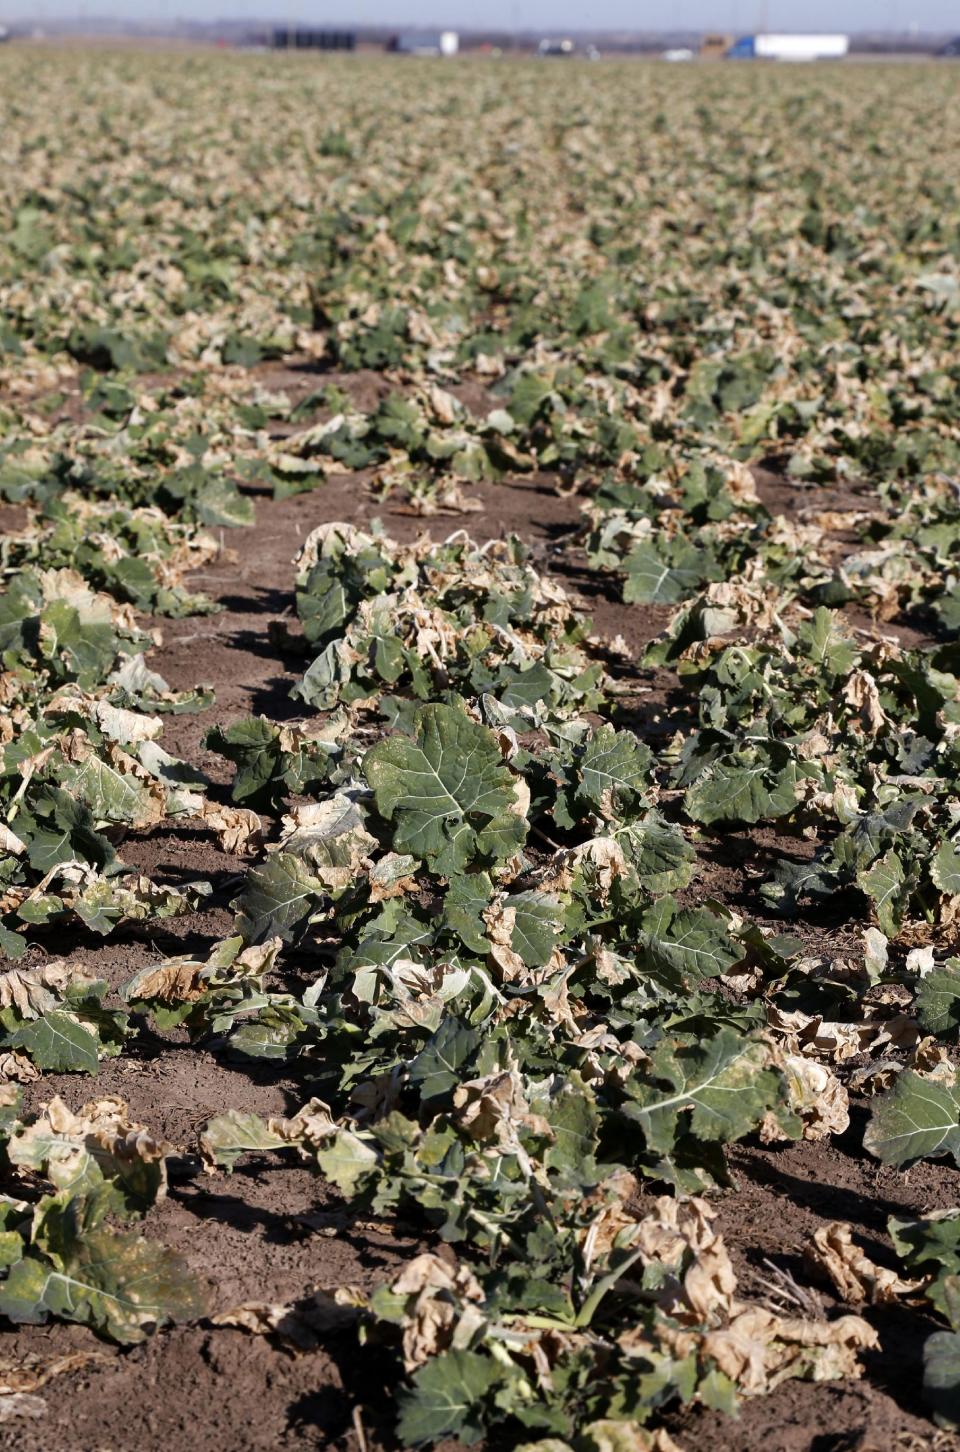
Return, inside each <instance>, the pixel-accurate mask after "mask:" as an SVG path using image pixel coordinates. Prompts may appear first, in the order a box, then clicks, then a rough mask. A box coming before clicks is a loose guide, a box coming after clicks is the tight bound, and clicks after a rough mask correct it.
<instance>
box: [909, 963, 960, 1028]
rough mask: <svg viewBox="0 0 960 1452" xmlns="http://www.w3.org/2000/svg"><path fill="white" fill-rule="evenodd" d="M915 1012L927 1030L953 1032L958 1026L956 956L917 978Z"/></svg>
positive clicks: (959, 982)
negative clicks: (918, 982) (918, 981)
mask: <svg viewBox="0 0 960 1452" xmlns="http://www.w3.org/2000/svg"><path fill="white" fill-rule="evenodd" d="M915 1011H916V1015H917V1018H918V1019H919V1020H920V1023H921V1024H922V1026H923V1027H924V1028H925V1029H926V1030H927V1032H928V1033H931V1034H948V1033H955V1032H956V1030H957V1027H958V1026H960V958H948V959H947V961H946V963H941V964H939V965H938V966H937V967H935V968H932V969H931V970H930V972H929V973H927V974H925V975H924V977H923V978H921V980H920V986H919V988H918V989H917V997H916V1002H915Z"/></svg>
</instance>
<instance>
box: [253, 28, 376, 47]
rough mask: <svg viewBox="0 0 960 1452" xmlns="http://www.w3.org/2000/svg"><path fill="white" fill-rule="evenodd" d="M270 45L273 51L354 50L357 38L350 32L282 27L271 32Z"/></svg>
mask: <svg viewBox="0 0 960 1452" xmlns="http://www.w3.org/2000/svg"><path fill="white" fill-rule="evenodd" d="M270 44H271V45H272V47H273V49H274V50H356V48H357V37H356V34H355V32H354V31H352V30H303V29H291V28H290V27H289V26H286V25H282V26H278V28H277V29H276V30H275V31H274V32H273V35H272V36H271V39H270Z"/></svg>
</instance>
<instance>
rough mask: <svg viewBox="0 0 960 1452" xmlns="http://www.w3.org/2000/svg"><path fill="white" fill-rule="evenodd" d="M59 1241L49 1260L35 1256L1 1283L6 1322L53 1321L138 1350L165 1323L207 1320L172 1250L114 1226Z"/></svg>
mask: <svg viewBox="0 0 960 1452" xmlns="http://www.w3.org/2000/svg"><path fill="white" fill-rule="evenodd" d="M51 1239H52V1241H53V1243H52V1244H51V1246H50V1249H49V1251H48V1256H49V1258H48V1256H44V1255H41V1254H37V1253H36V1252H33V1251H32V1252H30V1253H29V1254H28V1255H26V1256H24V1258H23V1259H22V1260H21V1261H18V1262H17V1264H16V1265H14V1266H13V1267H11V1270H10V1272H9V1274H8V1276H7V1279H6V1280H5V1281H4V1282H2V1283H0V1314H2V1315H4V1316H8V1317H9V1319H10V1320H11V1321H15V1322H20V1323H31V1324H37V1323H41V1322H44V1321H46V1319H47V1317H48V1315H53V1316H58V1317H60V1319H61V1320H64V1321H79V1322H81V1323H84V1324H86V1325H90V1326H93V1327H95V1328H96V1329H97V1330H98V1331H102V1332H103V1333H104V1334H105V1335H107V1336H110V1337H112V1338H113V1340H115V1341H120V1342H124V1343H126V1344H130V1343H131V1342H135V1341H142V1340H143V1339H144V1337H145V1336H146V1335H147V1334H148V1333H149V1332H150V1331H153V1330H155V1329H156V1327H157V1326H162V1325H163V1324H164V1323H165V1322H168V1321H188V1320H193V1319H195V1318H197V1317H199V1316H201V1315H203V1314H204V1311H205V1301H204V1297H203V1295H202V1293H201V1292H200V1289H199V1287H198V1286H197V1284H196V1283H195V1282H194V1280H193V1278H192V1277H191V1275H190V1273H189V1271H188V1270H187V1267H186V1264H185V1262H184V1261H183V1260H182V1259H181V1257H180V1256H179V1255H176V1254H174V1253H173V1252H172V1251H170V1250H167V1249H166V1247H165V1246H162V1245H157V1244H155V1243H153V1242H151V1241H149V1240H144V1239H142V1238H141V1237H140V1236H138V1235H135V1234H132V1233H130V1232H124V1231H118V1230H111V1229H109V1228H108V1227H106V1226H101V1227H100V1228H99V1229H97V1230H89V1231H87V1232H86V1233H85V1234H82V1235H80V1236H77V1237H73V1236H72V1235H71V1234H70V1233H69V1232H68V1233H67V1234H66V1235H65V1236H64V1237H62V1238H61V1237H51Z"/></svg>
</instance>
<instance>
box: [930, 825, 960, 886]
mask: <svg viewBox="0 0 960 1452" xmlns="http://www.w3.org/2000/svg"><path fill="white" fill-rule="evenodd" d="M930 876H931V878H932V880H933V885H934V887H939V889H940V891H941V892H946V893H949V894H950V896H951V897H957V896H958V895H960V853H958V852H957V849H956V847H955V846H954V844H953V843H952V842H951V841H950V840H949V838H948V839H947V840H946V841H944V842H941V843H940V846H939V847H938V848H937V850H936V852H935V853H934V854H933V861H932V862H931V863H930Z"/></svg>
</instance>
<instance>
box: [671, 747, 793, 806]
mask: <svg viewBox="0 0 960 1452" xmlns="http://www.w3.org/2000/svg"><path fill="white" fill-rule="evenodd" d="M796 781H797V770H796V766H795V765H794V763H793V762H792V761H789V762H787V764H786V765H785V766H782V767H780V768H776V767H774V766H773V763H772V762H771V761H770V759H769V757H768V756H767V754H766V753H765V752H763V751H759V750H756V749H754V748H748V749H747V750H744V751H739V752H736V753H734V754H731V755H730V756H726V757H722V758H721V759H720V760H719V761H717V762H714V763H713V764H712V765H711V766H709V767H707V769H706V770H705V771H704V772H703V774H702V775H701V776H700V778H699V779H698V780H697V781H696V782H694V784H693V785H692V786H691V787H689V788H688V789H687V792H686V795H685V797H684V803H683V804H684V808H685V810H686V813H687V815H688V816H689V817H690V818H692V820H693V821H694V822H703V823H705V824H706V825H710V824H711V823H713V822H748V823H752V822H769V821H776V820H777V818H778V817H787V816H789V815H790V813H791V812H792V811H793V809H794V808H795V807H796V805H797V797H796V791H795V786H796Z"/></svg>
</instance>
